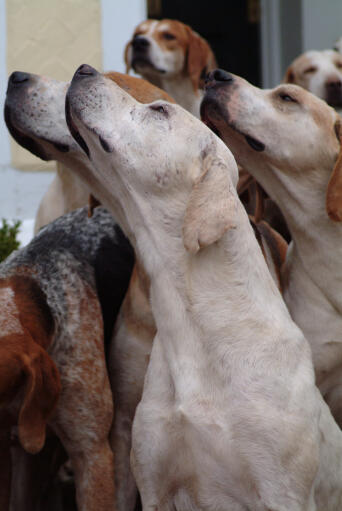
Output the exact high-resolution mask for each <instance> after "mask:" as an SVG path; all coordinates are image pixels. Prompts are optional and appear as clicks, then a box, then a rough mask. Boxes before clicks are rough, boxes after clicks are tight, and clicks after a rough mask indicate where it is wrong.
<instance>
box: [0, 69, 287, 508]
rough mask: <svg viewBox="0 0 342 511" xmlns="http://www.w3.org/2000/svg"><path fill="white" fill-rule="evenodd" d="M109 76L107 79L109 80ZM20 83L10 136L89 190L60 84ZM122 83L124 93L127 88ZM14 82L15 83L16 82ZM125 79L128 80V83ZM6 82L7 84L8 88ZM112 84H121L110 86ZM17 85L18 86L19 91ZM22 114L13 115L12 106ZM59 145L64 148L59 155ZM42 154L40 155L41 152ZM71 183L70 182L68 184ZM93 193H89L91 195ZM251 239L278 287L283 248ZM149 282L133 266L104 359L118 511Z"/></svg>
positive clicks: (143, 97)
mask: <svg viewBox="0 0 342 511" xmlns="http://www.w3.org/2000/svg"><path fill="white" fill-rule="evenodd" d="M111 76H112V75H110V76H109V77H110V78H111ZM115 76H121V80H122V81H123V82H124V83H123V85H122V87H123V88H124V89H125V90H127V91H128V92H130V93H131V94H133V95H134V96H135V97H136V98H137V99H139V101H141V102H151V101H153V100H154V99H157V98H156V96H157V94H160V95H159V99H163V98H164V99H167V98H168V100H169V101H172V100H171V98H169V97H168V96H167V95H166V93H164V92H163V91H160V90H159V89H157V88H156V87H154V86H153V85H151V84H150V83H148V82H146V81H144V80H140V79H135V78H132V77H126V76H125V75H118V74H115ZM25 77H26V80H25V81H24V80H20V78H21V77H20V75H19V77H15V85H14V86H13V84H11V83H10V85H9V88H8V92H7V100H6V109H7V113H6V119H7V122H8V126H9V128H10V130H11V132H12V134H13V135H14V136H15V137H16V139H17V140H18V141H19V142H21V139H19V137H18V135H17V134H18V133H21V134H23V135H25V139H32V140H34V141H35V144H37V146H38V148H39V149H37V151H36V152H38V151H39V152H40V153H41V152H42V151H43V150H46V151H47V152H48V154H49V157H51V158H54V159H56V160H57V161H58V162H59V163H61V162H63V164H64V165H65V167H68V170H67V171H66V172H69V173H70V174H71V176H73V173H75V176H76V177H75V182H76V180H77V179H80V180H81V179H83V187H84V188H85V189H86V190H88V189H89V191H90V190H91V186H92V182H93V181H92V180H91V179H89V181H87V179H86V177H87V175H88V173H87V169H88V167H89V165H91V162H90V160H89V158H88V156H87V154H86V151H85V150H83V149H82V148H81V147H80V146H79V145H78V144H75V141H74V139H73V138H72V137H71V135H70V132H69V130H68V129H67V126H66V123H65V120H64V119H65V116H64V103H65V84H63V83H61V82H56V81H52V80H49V79H48V78H45V77H38V76H36V75H27V74H26V75H25ZM126 78H128V83H129V84H130V88H128V87H127V82H126ZM18 79H19V80H20V81H18ZM129 79H131V80H129ZM11 81H12V77H11V78H10V82H11ZM116 83H119V85H120V84H121V83H120V82H118V80H116ZM19 84H21V85H19ZM37 98H38V100H39V101H40V102H42V103H43V104H44V107H45V116H44V120H43V122H42V119H41V117H40V118H39V119H38V118H36V116H35V112H36V101H37ZM19 104H24V106H25V108H24V110H23V109H20V110H19V111H17V108H18V105H19ZM41 123H42V124H43V125H44V126H48V127H49V132H48V134H46V133H44V137H42V135H41V131H40V128H39V125H40V124H41ZM62 144H64V147H65V149H66V148H69V149H68V150H64V151H63V150H61V148H63V146H62ZM45 148H46V149H45ZM70 179H72V177H71V178H70ZM91 191H92V192H93V193H94V190H91ZM250 222H251V225H252V226H253V229H254V232H255V235H256V238H257V240H258V242H259V244H260V247H261V249H262V252H263V254H264V256H265V259H266V261H267V264H268V267H269V270H270V272H271V274H272V276H273V277H274V279H275V282H276V284H277V286H278V287H279V286H280V268H281V266H282V263H283V261H284V258H285V254H286V248H287V246H286V243H285V242H284V240H282V238H281V237H280V236H279V235H278V234H277V233H276V232H274V231H273V230H272V229H271V228H270V227H269V226H268V225H267V224H265V223H263V222H261V223H256V222H255V221H254V220H253V219H250ZM149 286H150V284H149V279H148V277H147V275H146V273H145V271H144V268H143V265H142V264H139V262H138V263H137V264H136V265H135V267H134V270H133V275H132V279H131V281H130V285H129V290H128V292H127V295H126V297H125V300H124V304H123V307H122V310H121V311H120V315H119V318H118V321H117V324H116V329H115V334H114V337H113V341H112V343H111V353H110V357H109V369H110V371H109V372H110V378H111V383H112V390H113V393H114V400H115V413H114V425H113V430H112V433H111V445H112V447H113V450H114V452H115V477H116V496H117V502H118V509H119V511H129V510H132V509H134V504H135V499H136V485H135V482H134V479H133V476H132V474H131V470H130V463H129V453H130V449H131V425H132V422H133V418H134V414H135V409H136V407H137V405H138V403H139V401H140V398H141V395H142V389H143V383H144V377H145V373H146V369H147V365H148V359H149V355H150V352H151V347H152V342H153V338H154V336H155V333H156V327H155V322H154V319H153V315H152V311H151V308H150V303H149Z"/></svg>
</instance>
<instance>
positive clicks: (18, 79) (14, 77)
mask: <svg viewBox="0 0 342 511" xmlns="http://www.w3.org/2000/svg"><path fill="white" fill-rule="evenodd" d="M29 79H30V75H29V73H22V72H21V71H14V73H12V74H11V76H10V77H9V80H8V83H9V84H10V83H11V84H19V83H24V82H28V81H29Z"/></svg>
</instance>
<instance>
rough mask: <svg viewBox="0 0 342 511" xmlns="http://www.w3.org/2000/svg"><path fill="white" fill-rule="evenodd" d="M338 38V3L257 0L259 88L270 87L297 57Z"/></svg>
mask: <svg viewBox="0 0 342 511" xmlns="http://www.w3.org/2000/svg"><path fill="white" fill-rule="evenodd" d="M340 36H342V1H341V0H328V1H324V0H261V52H262V66H263V69H262V82H263V87H267V88H268V87H274V86H275V85H277V84H278V83H280V81H281V80H282V78H283V76H284V73H285V70H286V69H287V67H288V66H289V65H290V64H291V62H292V60H293V59H295V58H296V57H297V56H298V55H299V54H300V53H303V52H304V51H307V50H323V49H326V48H332V46H333V43H334V42H335V41H336V39H338V38H339V37H340Z"/></svg>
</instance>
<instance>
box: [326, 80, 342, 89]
mask: <svg viewBox="0 0 342 511" xmlns="http://www.w3.org/2000/svg"><path fill="white" fill-rule="evenodd" d="M326 86H327V88H328V89H330V90H336V91H337V90H341V89H342V82H341V80H340V79H339V78H335V79H332V80H329V81H328V82H327V83H326Z"/></svg>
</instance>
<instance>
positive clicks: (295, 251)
mask: <svg viewBox="0 0 342 511" xmlns="http://www.w3.org/2000/svg"><path fill="white" fill-rule="evenodd" d="M265 170H266V172H267V177H266V178H265V179H263V175H265V174H266V172H265ZM305 172H306V171H305ZM255 175H256V177H257V179H258V180H260V183H261V184H262V186H263V187H264V188H265V190H266V191H267V193H268V194H269V195H270V197H271V198H273V199H274V200H275V202H276V203H277V204H278V206H279V207H280V209H281V211H282V213H283V214H284V217H285V220H286V222H287V225H288V228H289V230H290V232H291V236H292V248H291V250H290V251H289V255H290V258H288V259H287V262H286V263H285V270H284V273H285V274H286V281H287V283H286V284H287V285H288V284H289V283H291V279H292V278H295V277H294V275H295V274H296V270H297V269H298V268H301V274H302V276H303V275H304V274H305V278H303V280H301V283H302V284H303V285H305V280H306V279H310V280H311V281H312V283H314V285H315V286H317V287H318V288H319V289H320V291H321V293H322V295H323V296H324V297H325V298H326V299H327V300H328V301H329V302H330V304H331V305H333V307H335V308H337V309H338V310H339V311H340V313H342V298H341V297H340V292H339V289H340V288H341V287H342V224H340V223H336V222H333V221H332V220H331V219H330V218H329V216H328V214H327V212H326V209H325V204H326V190H327V186H328V181H329V178H330V175H329V173H327V172H324V171H322V172H317V173H316V175H315V176H314V177H313V182H312V186H310V187H308V178H307V176H305V175H303V176H302V175H301V174H300V171H298V176H297V179H296V180H293V179H292V178H291V179H289V178H288V177H287V175H286V174H285V173H283V172H282V171H280V170H277V169H275V168H272V169H265V166H263V169H262V171H260V173H258V175H257V174H256V173H255ZM302 178H303V179H302ZM304 198H305V200H304ZM301 283H299V282H296V283H295V285H296V286H300V285H301ZM285 295H286V293H285Z"/></svg>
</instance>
